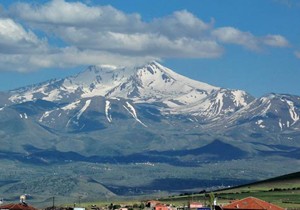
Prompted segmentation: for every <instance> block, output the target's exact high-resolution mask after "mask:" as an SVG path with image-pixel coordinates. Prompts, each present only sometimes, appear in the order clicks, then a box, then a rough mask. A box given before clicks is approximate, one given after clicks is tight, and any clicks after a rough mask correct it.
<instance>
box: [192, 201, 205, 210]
mask: <svg viewBox="0 0 300 210" xmlns="http://www.w3.org/2000/svg"><path fill="white" fill-rule="evenodd" d="M202 207H203V204H202V203H200V202H190V203H189V209H193V210H196V209H199V208H202Z"/></svg>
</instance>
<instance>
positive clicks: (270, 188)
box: [161, 172, 300, 209]
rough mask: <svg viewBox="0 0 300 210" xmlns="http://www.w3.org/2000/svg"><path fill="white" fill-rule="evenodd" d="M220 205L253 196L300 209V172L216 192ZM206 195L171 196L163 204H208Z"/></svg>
mask: <svg viewBox="0 0 300 210" xmlns="http://www.w3.org/2000/svg"><path fill="white" fill-rule="evenodd" d="M214 194H215V197H217V198H218V203H219V204H220V205H222V204H226V203H229V202H230V201H231V200H236V199H242V198H245V197H249V196H253V197H257V198H260V199H262V200H265V201H268V202H271V203H274V204H276V205H279V206H281V207H284V208H288V209H300V172H296V173H292V174H288V175H284V176H280V177H275V178H272V179H268V180H264V181H259V182H255V183H251V184H247V185H241V186H237V187H232V188H227V189H223V190H217V191H214ZM207 200H208V197H207V194H206V193H201V194H188V195H187V194H186V195H183V196H170V197H169V198H165V199H161V201H162V202H172V203H175V204H177V205H178V204H185V203H188V202H190V201H200V202H204V203H205V202H206V201H207Z"/></svg>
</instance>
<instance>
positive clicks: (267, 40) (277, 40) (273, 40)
mask: <svg viewBox="0 0 300 210" xmlns="http://www.w3.org/2000/svg"><path fill="white" fill-rule="evenodd" d="M262 41H263V43H264V44H266V45H269V46H272V47H288V46H289V42H288V40H287V39H286V38H284V37H283V36H281V35H267V36H265V37H264V38H263V39H262Z"/></svg>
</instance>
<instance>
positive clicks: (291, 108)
mask: <svg viewBox="0 0 300 210" xmlns="http://www.w3.org/2000/svg"><path fill="white" fill-rule="evenodd" d="M286 102H287V104H288V105H289V113H290V116H291V118H292V120H293V121H294V122H293V123H292V125H293V124H295V123H296V122H297V121H298V120H299V115H298V114H297V112H296V110H295V109H296V108H295V106H294V102H292V101H290V100H286Z"/></svg>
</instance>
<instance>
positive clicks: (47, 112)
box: [39, 110, 53, 122]
mask: <svg viewBox="0 0 300 210" xmlns="http://www.w3.org/2000/svg"><path fill="white" fill-rule="evenodd" d="M52 112H53V110H51V111H46V112H45V113H44V114H43V115H42V117H41V118H40V119H39V122H43V120H44V119H45V118H47V117H49V115H50V114H51V113H52Z"/></svg>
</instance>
